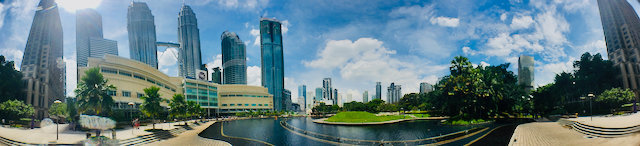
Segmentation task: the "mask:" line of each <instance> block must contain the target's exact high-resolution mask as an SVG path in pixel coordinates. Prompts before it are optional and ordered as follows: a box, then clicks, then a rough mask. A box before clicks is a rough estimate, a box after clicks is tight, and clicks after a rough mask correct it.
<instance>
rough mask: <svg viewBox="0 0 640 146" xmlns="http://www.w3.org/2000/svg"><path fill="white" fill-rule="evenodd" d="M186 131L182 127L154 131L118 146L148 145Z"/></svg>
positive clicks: (126, 140)
mask: <svg viewBox="0 0 640 146" xmlns="http://www.w3.org/2000/svg"><path fill="white" fill-rule="evenodd" d="M187 130H188V129H186V128H184V127H180V128H175V129H171V130H168V131H154V132H153V133H152V134H147V135H141V136H137V137H134V138H129V139H125V140H122V141H120V145H126V146H138V145H144V144H150V143H153V142H157V141H161V140H165V139H169V138H173V137H176V136H177V135H178V134H180V133H182V132H185V131H187Z"/></svg>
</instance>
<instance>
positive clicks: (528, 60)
mask: <svg viewBox="0 0 640 146" xmlns="http://www.w3.org/2000/svg"><path fill="white" fill-rule="evenodd" d="M533 71H534V62H533V57H531V56H526V55H521V56H520V58H518V83H519V84H520V85H523V86H525V90H526V91H527V92H529V91H530V90H532V89H533V84H534V83H533V76H534V74H533Z"/></svg>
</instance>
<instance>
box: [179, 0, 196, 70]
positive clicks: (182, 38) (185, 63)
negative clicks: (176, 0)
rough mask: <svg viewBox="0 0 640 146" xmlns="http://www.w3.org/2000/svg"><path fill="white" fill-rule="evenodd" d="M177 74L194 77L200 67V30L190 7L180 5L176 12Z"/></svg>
mask: <svg viewBox="0 0 640 146" xmlns="http://www.w3.org/2000/svg"><path fill="white" fill-rule="evenodd" d="M178 42H179V43H180V50H179V51H178V52H179V55H178V66H179V68H180V69H179V70H178V74H179V75H180V76H181V77H188V78H196V69H201V68H200V67H201V65H202V59H201V58H202V56H201V54H200V30H199V29H198V20H197V19H196V14H195V13H193V10H191V7H189V6H188V5H182V8H181V9H180V13H179V14H178Z"/></svg>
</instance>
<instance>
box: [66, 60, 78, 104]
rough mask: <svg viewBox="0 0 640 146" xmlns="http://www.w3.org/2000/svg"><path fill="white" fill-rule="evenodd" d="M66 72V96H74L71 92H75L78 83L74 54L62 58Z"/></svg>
mask: <svg viewBox="0 0 640 146" xmlns="http://www.w3.org/2000/svg"><path fill="white" fill-rule="evenodd" d="M63 61H64V63H65V67H66V68H65V69H66V70H65V71H66V83H67V88H66V89H67V96H72V97H73V96H75V93H74V92H73V90H76V87H77V83H78V79H77V76H78V66H77V63H76V52H73V55H71V57H68V58H63Z"/></svg>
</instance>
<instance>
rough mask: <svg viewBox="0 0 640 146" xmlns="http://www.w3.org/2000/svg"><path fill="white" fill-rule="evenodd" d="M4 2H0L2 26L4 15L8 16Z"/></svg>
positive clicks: (0, 24)
mask: <svg viewBox="0 0 640 146" xmlns="http://www.w3.org/2000/svg"><path fill="white" fill-rule="evenodd" d="M4 7H5V6H4V4H2V3H0V28H2V26H3V25H4V16H6V14H7V13H6V11H7V9H5V8H4Z"/></svg>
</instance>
